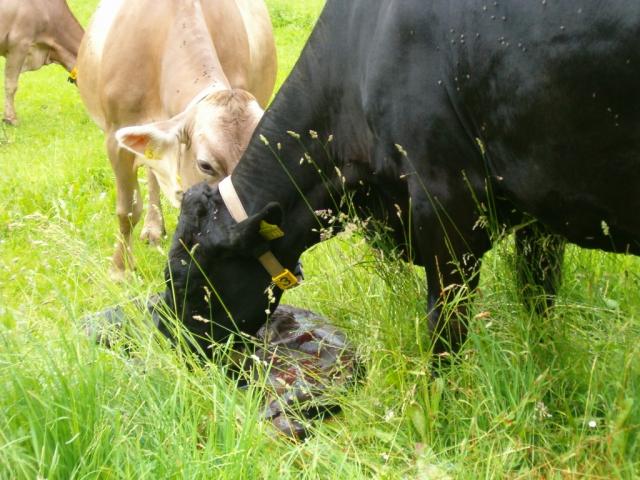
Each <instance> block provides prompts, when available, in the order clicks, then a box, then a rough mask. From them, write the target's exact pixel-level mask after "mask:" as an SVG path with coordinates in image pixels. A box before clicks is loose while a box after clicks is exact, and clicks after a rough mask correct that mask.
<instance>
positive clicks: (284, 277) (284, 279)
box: [271, 268, 300, 290]
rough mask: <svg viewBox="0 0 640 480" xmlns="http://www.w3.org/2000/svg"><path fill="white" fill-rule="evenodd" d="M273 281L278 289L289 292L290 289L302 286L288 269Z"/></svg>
mask: <svg viewBox="0 0 640 480" xmlns="http://www.w3.org/2000/svg"><path fill="white" fill-rule="evenodd" d="M271 280H272V281H273V283H275V284H276V285H277V286H278V288H280V290H289V289H290V288H294V287H297V286H298V285H299V284H300V282H298V279H297V278H296V276H295V275H294V274H293V273H291V272H290V271H289V270H287V269H286V268H285V269H284V271H283V272H282V273H281V274H279V275H276V276H275V277H273V278H272V279H271Z"/></svg>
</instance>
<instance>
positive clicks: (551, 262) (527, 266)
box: [515, 223, 566, 314]
mask: <svg viewBox="0 0 640 480" xmlns="http://www.w3.org/2000/svg"><path fill="white" fill-rule="evenodd" d="M515 243H516V256H515V270H516V283H517V288H518V293H519V294H520V295H521V297H522V300H523V303H524V304H525V306H526V307H527V308H528V309H529V310H531V311H533V312H536V313H538V314H544V313H545V312H546V310H547V309H548V308H549V307H551V306H552V305H553V300H554V296H555V294H556V292H557V291H558V288H559V286H560V283H561V281H562V261H563V259H564V246H565V243H566V242H565V240H564V238H563V237H561V236H558V235H554V234H552V233H550V232H549V231H548V230H547V229H546V228H545V227H544V226H543V225H541V224H539V223H534V224H531V225H527V226H525V227H521V228H519V229H517V230H516V233H515Z"/></svg>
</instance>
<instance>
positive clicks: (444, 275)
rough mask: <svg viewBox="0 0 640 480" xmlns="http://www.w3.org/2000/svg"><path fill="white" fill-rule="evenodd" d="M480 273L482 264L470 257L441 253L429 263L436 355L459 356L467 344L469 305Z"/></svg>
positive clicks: (430, 316)
mask: <svg viewBox="0 0 640 480" xmlns="http://www.w3.org/2000/svg"><path fill="white" fill-rule="evenodd" d="M462 257H464V258H462ZM479 269H480V260H479V259H477V258H476V257H475V256H473V255H472V254H469V253H463V254H461V256H460V258H456V256H455V255H451V254H450V253H449V252H448V251H446V250H441V251H440V252H439V253H435V254H434V255H433V257H432V258H431V261H429V262H427V264H426V266H425V271H426V277H427V315H428V319H429V329H430V332H431V336H432V340H433V352H434V353H436V354H441V353H444V352H452V353H455V352H457V351H458V350H459V349H460V347H461V346H462V345H463V344H464V342H465V340H466V338H467V320H468V315H467V311H468V302H469V301H470V298H471V294H472V293H473V292H474V290H475V289H476V287H477V286H478V279H479Z"/></svg>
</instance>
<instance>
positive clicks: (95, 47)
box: [78, 0, 275, 129]
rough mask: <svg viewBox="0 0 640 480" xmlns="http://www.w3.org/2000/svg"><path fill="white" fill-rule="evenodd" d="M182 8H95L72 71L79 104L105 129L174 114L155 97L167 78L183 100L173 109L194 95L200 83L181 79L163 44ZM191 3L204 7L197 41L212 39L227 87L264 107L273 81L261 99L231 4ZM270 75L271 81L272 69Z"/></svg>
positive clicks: (180, 1)
mask: <svg viewBox="0 0 640 480" xmlns="http://www.w3.org/2000/svg"><path fill="white" fill-rule="evenodd" d="M187 3H188V2H185V1H184V0H172V1H167V2H155V1H153V0H138V1H136V2H127V1H125V0H109V1H103V2H102V3H101V4H100V6H99V8H98V10H97V11H96V13H95V14H94V16H93V18H92V20H91V23H90V26H89V27H88V29H87V34H86V36H85V41H84V42H83V44H82V46H81V51H80V55H79V57H80V60H79V66H78V70H79V87H80V92H81V95H82V96H83V100H84V101H85V104H86V105H87V108H88V110H89V112H90V114H91V116H92V117H93V119H94V120H95V121H96V123H98V125H100V126H101V127H102V128H103V129H109V128H112V127H117V126H122V125H129V124H134V123H145V122H149V121H155V120H160V119H162V118H168V117H169V116H172V115H173V114H175V113H177V112H168V111H167V108H166V105H163V102H162V99H161V97H162V96H163V95H166V90H167V82H169V81H170V82H172V83H175V84H177V86H176V87H175V88H174V89H173V91H172V92H171V94H175V96H176V97H179V98H181V100H180V101H178V102H177V104H179V105H182V107H184V106H186V105H187V104H188V103H189V101H190V100H191V99H192V98H193V96H194V95H195V94H197V88H196V89H195V90H194V85H195V84H196V82H198V81H200V80H201V79H199V78H191V77H189V76H188V75H185V74H184V73H183V72H182V70H181V68H180V64H179V62H178V63H177V64H176V65H175V66H173V65H171V64H170V62H168V60H167V56H168V55H167V51H168V50H169V49H171V48H175V45H168V44H167V42H166V37H167V33H168V31H169V30H170V29H171V28H172V27H173V23H174V22H175V21H176V20H175V19H176V15H177V12H178V9H179V8H180V7H181V5H185V4H187ZM191 3H193V2H191ZM196 3H200V4H201V6H202V14H203V17H204V21H205V22H206V26H207V28H208V30H209V36H210V38H206V39H204V38H203V39H199V41H200V42H208V41H212V42H213V44H214V45H215V50H216V54H217V56H218V60H219V62H220V64H221V66H222V69H223V71H224V74H225V75H226V76H227V79H228V80H229V84H230V86H231V87H233V88H242V89H246V90H248V91H249V92H251V93H253V94H254V95H255V96H256V98H258V100H259V101H261V103H263V105H264V104H265V103H266V101H267V100H268V97H269V95H270V92H271V90H272V88H273V82H271V85H270V88H269V89H268V90H269V92H268V93H267V94H265V93H263V92H262V91H261V90H260V88H258V87H256V85H259V84H260V83H259V82H257V81H256V80H255V77H256V70H259V69H256V68H254V67H253V65H252V61H254V60H255V59H252V56H251V52H250V48H249V47H250V43H249V38H248V30H247V28H246V27H245V23H244V19H243V16H242V14H241V13H240V10H239V8H238V6H237V4H236V1H235V0H209V1H206V2H196ZM256 3H259V4H262V2H256ZM265 14H266V10H265ZM266 22H269V19H268V16H267V17H266ZM269 26H270V23H269ZM184 28H188V27H187V26H184ZM269 33H270V30H269ZM271 44H273V39H271ZM196 47H197V46H196ZM190 48H191V46H190V45H187V46H185V47H184V54H185V55H189V54H190V53H191V52H190ZM264 57H266V54H265V53H262V54H261V55H260V56H258V59H257V62H256V61H254V64H255V63H258V64H260V62H261V61H262V58H264ZM273 63H275V62H273ZM263 70H264V68H263ZM272 75H273V77H274V80H275V72H273V74H272ZM263 83H264V82H263ZM267 83H268V82H267ZM261 97H262V98H261ZM265 97H266V99H265Z"/></svg>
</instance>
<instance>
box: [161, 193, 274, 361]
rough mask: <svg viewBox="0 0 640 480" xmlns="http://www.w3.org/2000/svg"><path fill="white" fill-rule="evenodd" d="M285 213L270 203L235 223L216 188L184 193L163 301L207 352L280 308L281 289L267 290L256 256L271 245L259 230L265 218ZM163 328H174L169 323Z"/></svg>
mask: <svg viewBox="0 0 640 480" xmlns="http://www.w3.org/2000/svg"><path fill="white" fill-rule="evenodd" d="M282 215H283V213H282V209H281V208H280V206H279V205H278V204H276V203H270V204H268V205H267V206H266V207H264V208H263V210H262V211H260V212H259V213H257V214H255V215H252V216H250V217H249V218H248V219H247V220H245V221H243V222H240V223H236V222H235V220H233V219H232V218H231V215H230V214H229V212H228V210H227V208H226V206H225V205H224V203H223V201H222V198H221V196H220V193H219V192H218V189H217V187H210V186H209V185H207V184H199V185H196V186H195V187H193V188H191V189H190V190H188V191H187V193H186V194H185V196H184V199H183V201H182V209H181V213H180V219H179V222H178V227H177V229H176V233H175V235H174V238H173V244H172V247H171V251H170V253H169V264H168V266H167V269H166V271H165V277H166V280H167V289H166V291H165V295H164V300H165V302H166V304H167V306H168V307H170V309H171V310H172V311H173V312H174V313H176V314H177V316H178V318H179V319H181V320H182V322H183V323H184V325H185V326H186V327H187V329H189V331H190V332H191V333H192V334H193V335H194V337H195V338H196V339H197V340H198V343H199V344H200V346H201V347H202V348H203V350H204V351H205V352H207V351H209V350H208V347H209V346H210V345H211V343H212V341H215V342H218V341H221V340H224V339H225V337H227V336H228V335H229V334H230V333H231V332H237V331H242V332H245V333H248V334H251V335H253V334H255V333H256V332H257V330H258V329H259V328H260V327H261V326H262V325H263V324H264V322H265V320H266V317H267V313H266V312H265V310H268V309H271V310H273V309H275V308H276V306H277V303H278V301H279V300H280V296H281V291H280V290H279V289H277V288H274V289H272V290H271V292H270V291H269V290H270V289H269V286H270V283H271V278H270V276H269V274H268V273H267V272H266V271H265V269H264V268H263V267H262V265H261V264H260V263H259V262H258V260H257V258H258V257H259V256H260V255H262V254H263V253H265V252H266V251H268V250H270V249H272V248H273V245H270V242H268V241H267V240H265V239H264V238H263V237H262V236H261V235H260V233H259V229H260V223H261V221H263V220H264V221H267V222H268V223H271V224H274V225H279V224H281V221H282ZM271 243H273V242H271ZM270 301H271V303H270ZM163 329H164V331H165V333H167V334H169V333H170V332H169V331H167V326H166V325H165V326H164V327H163Z"/></svg>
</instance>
